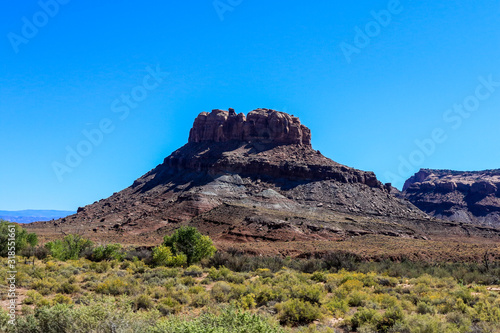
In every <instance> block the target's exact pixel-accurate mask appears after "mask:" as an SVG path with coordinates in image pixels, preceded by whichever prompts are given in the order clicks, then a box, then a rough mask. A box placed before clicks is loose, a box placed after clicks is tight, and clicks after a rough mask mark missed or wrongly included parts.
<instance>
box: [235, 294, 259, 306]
mask: <svg viewBox="0 0 500 333" xmlns="http://www.w3.org/2000/svg"><path fill="white" fill-rule="evenodd" d="M237 304H238V306H239V307H240V308H241V309H243V310H249V309H253V308H255V306H256V305H257V302H256V301H255V295H254V294H252V293H250V294H247V295H243V296H241V297H240V299H239V300H238V302H237Z"/></svg>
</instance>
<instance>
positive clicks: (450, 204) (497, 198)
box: [403, 169, 500, 227]
mask: <svg viewBox="0 0 500 333" xmlns="http://www.w3.org/2000/svg"><path fill="white" fill-rule="evenodd" d="M403 194H404V196H405V197H406V198H408V199H409V200H410V201H411V202H412V203H413V204H414V205H415V206H417V207H419V208H420V209H422V210H423V211H425V212H427V213H428V214H431V215H434V216H436V217H439V218H443V219H447V220H451V221H456V222H469V223H476V224H485V225H489V226H496V227H498V226H500V169H497V170H485V171H473V172H462V171H452V170H431V169H421V170H420V171H419V172H417V173H416V174H415V175H414V176H412V177H410V178H409V179H408V180H407V181H406V182H405V185H404V187H403Z"/></svg>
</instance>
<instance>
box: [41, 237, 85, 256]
mask: <svg viewBox="0 0 500 333" xmlns="http://www.w3.org/2000/svg"><path fill="white" fill-rule="evenodd" d="M92 245H93V244H92V242H91V241H90V240H89V239H86V238H83V237H82V236H81V235H77V234H69V235H66V236H65V237H64V238H63V239H62V240H61V239H58V240H55V241H53V242H48V243H47V244H45V247H46V248H47V249H48V250H49V251H50V254H51V255H52V256H53V257H54V258H57V259H59V260H68V259H74V260H76V259H78V258H79V257H80V255H81V254H82V253H83V252H84V251H86V250H89V249H91V248H92Z"/></svg>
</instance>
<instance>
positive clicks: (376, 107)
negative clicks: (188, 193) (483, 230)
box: [0, 0, 500, 210]
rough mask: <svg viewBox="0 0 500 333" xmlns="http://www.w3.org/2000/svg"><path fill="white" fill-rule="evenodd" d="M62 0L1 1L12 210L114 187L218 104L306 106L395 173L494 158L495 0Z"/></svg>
mask: <svg viewBox="0 0 500 333" xmlns="http://www.w3.org/2000/svg"><path fill="white" fill-rule="evenodd" d="M54 1H55V0H42V1H41V2H38V1H32V0H23V1H16V2H12V1H11V2H9V4H4V5H3V6H4V8H3V10H2V11H0V73H1V75H0V126H1V131H0V140H1V141H0V142H1V146H0V147H1V148H0V156H1V158H2V161H1V163H0V209H3V210H19V209H28V208H30V209H64V210H74V209H76V208H77V207H78V206H84V205H86V204H89V203H92V202H94V201H96V200H99V199H101V198H105V197H107V196H109V195H111V194H112V193H113V192H117V191H120V190H122V189H123V188H125V187H127V186H129V185H131V184H132V182H133V180H134V179H136V178H138V177H139V176H141V175H142V174H144V173H146V172H147V171H149V170H150V169H152V168H154V167H155V166H156V165H157V164H159V163H161V162H162V161H163V159H164V158H165V157H166V156H168V155H169V154H170V153H171V152H172V151H174V150H175V149H177V148H178V147H180V146H182V145H183V144H184V143H186V141H187V137H188V131H189V128H190V127H191V125H192V122H193V120H194V118H195V116H196V115H197V114H198V113H199V112H201V111H209V110H211V109H214V108H222V109H227V108H229V107H233V108H235V109H236V111H237V112H244V113H247V112H248V111H250V110H253V109H255V108H259V107H265V108H273V109H277V110H281V111H286V112H289V113H291V114H294V115H296V116H299V117H300V119H301V121H302V122H303V123H304V124H305V125H307V126H308V127H309V128H311V130H312V134H313V136H312V142H313V147H314V148H315V149H319V150H320V151H321V152H322V153H323V154H324V155H325V156H327V157H330V158H331V159H333V160H335V161H337V162H340V163H343V164H346V165H348V166H352V167H355V168H359V169H363V170H371V171H374V172H375V173H376V175H377V176H378V178H379V179H380V180H381V181H383V182H393V184H394V185H396V186H398V187H401V186H402V184H403V181H404V179H406V178H407V177H409V176H410V175H411V174H412V173H414V172H416V171H418V169H419V168H421V167H425V168H446V169H458V170H480V169H490V168H500V154H499V153H498V147H499V146H500V133H499V125H500V66H499V65H500V15H499V14H500V1H481V2H479V3H477V2H476V3H474V2H471V1H454V2H451V3H450V2H449V1H444V0H437V1H404V0H401V1H399V2H398V1H395V0H391V1H356V2H353V1H317V2H312V3H311V2H305V1H296V0H290V1H287V2H286V5H284V4H283V2H272V1H262V0H252V1H249V0H243V1H240V0H220V1H219V0H217V1H215V2H214V1H212V0H208V1H147V0H146V1H142V2H140V3H138V2H132V1H127V2H120V3H119V4H117V2H115V3H103V2H102V1H99V2H98V1H93V0H89V1H78V0H72V1H68V0H64V1H63V0H60V1H59V2H57V3H56V2H54ZM43 8H45V10H44V9H43ZM346 50H347V51H346ZM353 50H355V51H353ZM151 73H153V74H154V75H152V74H151ZM127 96H134V97H132V99H130V97H129V100H128V101H127V100H126V98H127ZM455 107H456V108H455ZM460 110H461V111H460ZM97 131H98V132H97ZM85 133H86V134H87V136H90V138H91V139H92V140H93V143H92V142H91V140H90V139H88V138H87V136H86V135H85ZM416 140H417V142H416ZM71 151H74V152H76V153H78V151H79V152H81V153H82V155H85V156H81V155H80V158H75V156H70V157H68V154H69V155H71V154H72V153H69V152H71ZM68 158H69V160H68ZM68 161H69V163H68Z"/></svg>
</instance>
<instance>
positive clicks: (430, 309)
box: [417, 302, 436, 314]
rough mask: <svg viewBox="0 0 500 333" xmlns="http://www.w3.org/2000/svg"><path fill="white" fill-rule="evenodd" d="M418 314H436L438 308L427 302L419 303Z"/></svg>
mask: <svg viewBox="0 0 500 333" xmlns="http://www.w3.org/2000/svg"><path fill="white" fill-rule="evenodd" d="M417 313H419V314H434V313H436V308H435V307H434V306H432V305H430V304H427V303H426V302H418V303H417Z"/></svg>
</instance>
